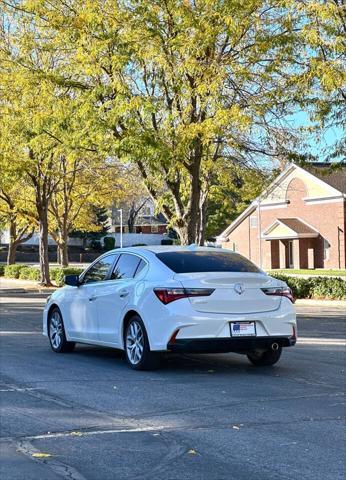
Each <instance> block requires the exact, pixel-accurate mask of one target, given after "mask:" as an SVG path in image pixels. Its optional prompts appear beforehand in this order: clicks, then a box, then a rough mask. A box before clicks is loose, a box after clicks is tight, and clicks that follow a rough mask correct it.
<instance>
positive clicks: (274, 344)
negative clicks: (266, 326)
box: [272, 342, 279, 351]
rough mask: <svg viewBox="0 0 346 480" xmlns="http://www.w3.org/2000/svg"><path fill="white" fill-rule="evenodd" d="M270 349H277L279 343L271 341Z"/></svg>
mask: <svg viewBox="0 0 346 480" xmlns="http://www.w3.org/2000/svg"><path fill="white" fill-rule="evenodd" d="M272 350H274V351H276V350H279V344H278V343H276V342H274V343H272Z"/></svg>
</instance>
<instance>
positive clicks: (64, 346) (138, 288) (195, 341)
mask: <svg viewBox="0 0 346 480" xmlns="http://www.w3.org/2000/svg"><path fill="white" fill-rule="evenodd" d="M293 303H294V299H293V297H292V292H291V290H290V289H289V288H288V287H287V285H286V284H285V283H284V282H282V281H280V280H278V279H275V278H272V277H270V276H268V275H267V274H266V273H265V272H263V271H262V270H261V269H259V268H258V267H257V266H256V265H254V264H253V263H252V262H251V261H249V260H248V259H247V258H245V257H243V256H241V255H239V254H238V253H235V252H231V251H229V250H225V249H218V248H206V247H196V246H188V247H178V246H161V247H156V246H148V247H131V248H121V249H116V250H112V251H109V252H107V253H105V254H103V255H102V256H101V257H99V258H98V259H97V260H95V261H94V262H93V263H92V264H91V265H90V266H89V267H88V268H87V269H86V270H85V271H84V272H83V273H82V274H81V275H79V276H77V275H67V276H66V277H65V286H64V287H63V288H60V289H58V290H56V291H55V292H54V293H53V294H52V295H51V296H50V297H49V298H48V299H47V304H46V306H45V309H44V315H43V333H44V335H46V336H48V338H49V341H50V345H51V348H52V350H53V351H54V352H57V353H63V352H70V351H72V350H73V348H74V346H75V344H76V343H77V342H78V343H87V344H93V345H103V346H107V347H114V348H117V349H121V350H124V352H125V355H126V360H127V362H128V364H129V366H130V367H131V368H133V369H136V370H145V369H151V368H155V367H157V366H158V364H159V360H160V354H161V353H162V352H185V353H219V352H223V353H224V352H236V353H240V354H245V355H247V357H248V359H249V360H250V362H251V363H252V364H254V365H256V366H268V365H273V364H275V363H276V362H277V361H278V360H279V358H280V356H281V352H282V348H283V347H289V346H292V345H294V344H295V343H296V334H297V330H296V315H295V308H294V305H293Z"/></svg>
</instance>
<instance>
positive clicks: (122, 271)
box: [111, 253, 141, 280]
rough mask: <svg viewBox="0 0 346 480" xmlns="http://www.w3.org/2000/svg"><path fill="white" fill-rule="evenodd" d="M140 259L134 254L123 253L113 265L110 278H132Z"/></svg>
mask: <svg viewBox="0 0 346 480" xmlns="http://www.w3.org/2000/svg"><path fill="white" fill-rule="evenodd" d="M140 261H141V259H140V258H139V257H137V256H136V255H130V254H128V253H123V254H122V255H121V256H120V258H119V260H118V262H117V264H116V265H115V267H114V270H113V272H112V275H111V280H120V279H122V278H133V277H134V274H135V272H136V270H137V267H138V264H139V262H140Z"/></svg>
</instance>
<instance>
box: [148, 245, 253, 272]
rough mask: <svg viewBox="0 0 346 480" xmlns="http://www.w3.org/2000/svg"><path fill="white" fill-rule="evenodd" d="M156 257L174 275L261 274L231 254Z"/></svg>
mask: <svg viewBox="0 0 346 480" xmlns="http://www.w3.org/2000/svg"><path fill="white" fill-rule="evenodd" d="M156 256H157V257H158V258H159V259H160V260H161V262H163V263H164V264H165V265H166V266H167V267H168V268H170V269H171V270H173V272H175V273H192V272H246V273H250V272H252V273H261V270H260V269H259V268H258V267H256V265H254V264H253V263H252V262H250V260H248V259H247V258H245V257H243V256H242V255H239V254H238V253H233V252H206V251H196V252H187V251H184V250H181V251H177V252H164V253H157V254H156Z"/></svg>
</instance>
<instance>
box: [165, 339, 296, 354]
mask: <svg viewBox="0 0 346 480" xmlns="http://www.w3.org/2000/svg"><path fill="white" fill-rule="evenodd" d="M296 341H297V339H296V337H294V336H289V337H287V336H277V337H246V338H203V339H202V338H184V339H175V340H174V342H173V343H169V344H168V345H167V350H169V351H171V352H177V353H178V352H181V353H226V352H235V353H247V352H251V351H253V350H256V349H264V350H265V349H268V348H270V347H271V345H272V344H273V343H277V344H278V345H279V346H281V347H292V346H293V345H295V343H296Z"/></svg>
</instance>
